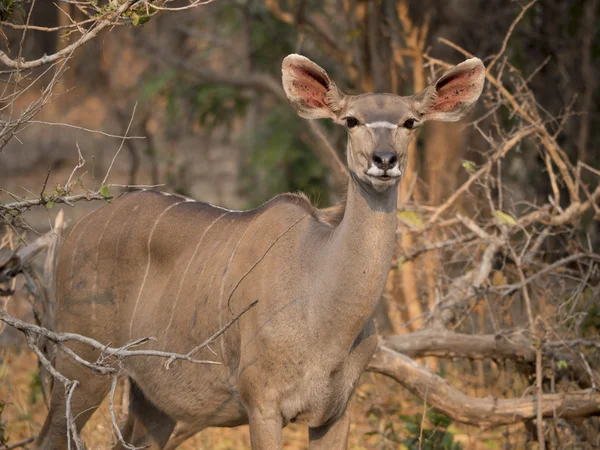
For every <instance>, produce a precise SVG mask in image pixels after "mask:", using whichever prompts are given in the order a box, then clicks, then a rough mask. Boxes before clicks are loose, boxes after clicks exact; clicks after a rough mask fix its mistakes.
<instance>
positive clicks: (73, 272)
mask: <svg viewBox="0 0 600 450" xmlns="http://www.w3.org/2000/svg"><path fill="white" fill-rule="evenodd" d="M95 211H98V210H97V209H94V210H92V211H90V212H89V213H87V214H86V215H85V216H83V217H82V218H81V219H80V220H79V221H78V222H77V223H76V224H75V226H74V227H73V229H72V230H71V231H70V233H69V236H68V238H67V239H66V241H67V242H69V239H70V238H71V236H73V235H74V234H75V229H76V228H77V226H78V225H79V224H80V223H81V222H83V221H84V220H85V219H87V217H88V216H89V215H90V214H92V213H93V212H95ZM84 231H85V228H84V229H83V230H82V231H81V234H80V235H79V237H78V238H77V239H76V240H75V247H73V254H72V256H71V282H70V284H69V290H71V289H73V277H74V276H75V257H76V256H77V248H78V247H79V241H80V240H81V236H83V232H84Z"/></svg>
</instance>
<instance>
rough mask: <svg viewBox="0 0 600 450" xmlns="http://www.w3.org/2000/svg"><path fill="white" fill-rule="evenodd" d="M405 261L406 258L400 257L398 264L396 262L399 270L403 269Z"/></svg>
mask: <svg viewBox="0 0 600 450" xmlns="http://www.w3.org/2000/svg"><path fill="white" fill-rule="evenodd" d="M404 261H406V259H405V258H398V264H396V267H397V268H398V270H402V265H403V264H404Z"/></svg>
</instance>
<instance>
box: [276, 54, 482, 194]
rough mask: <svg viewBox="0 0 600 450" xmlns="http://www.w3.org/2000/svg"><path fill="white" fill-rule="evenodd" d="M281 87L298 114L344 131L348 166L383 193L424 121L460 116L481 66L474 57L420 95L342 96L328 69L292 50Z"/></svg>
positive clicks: (476, 89)
mask: <svg viewBox="0 0 600 450" xmlns="http://www.w3.org/2000/svg"><path fill="white" fill-rule="evenodd" d="M282 72H283V88H284V90H285V93H286V95H287V98H288V99H289V101H290V103H291V105H292V106H293V107H294V109H295V110H296V112H297V113H298V115H300V116H301V117H304V118H306V119H322V118H329V119H331V120H333V121H334V122H335V123H337V124H339V125H343V126H345V127H346V128H347V130H348V147H347V152H348V154H347V156H348V167H349V169H350V171H351V172H352V173H354V175H355V176H356V177H357V178H358V179H359V180H360V181H362V182H364V183H367V184H369V185H371V186H372V187H373V188H374V189H375V190H377V191H379V192H383V191H386V190H388V189H389V188H391V187H393V186H396V184H397V183H398V181H399V180H400V178H401V177H402V175H403V173H404V170H405V168H406V162H407V157H408V144H409V143H410V141H411V139H412V138H413V135H414V130H415V129H416V128H418V127H420V126H421V125H423V123H425V122H426V121H428V120H441V121H445V122H454V121H457V120H460V119H462V118H463V117H464V116H465V115H466V114H467V113H468V112H469V111H470V109H471V107H472V106H473V105H474V104H475V102H476V101H477V99H478V98H479V95H480V94H481V91H482V89H483V84H484V79H485V68H484V67H483V63H482V62H481V60H479V59H477V58H472V59H469V60H467V61H464V62H462V63H460V64H458V65H457V66H454V67H453V68H452V69H450V70H448V71H447V72H446V73H444V74H443V75H442V76H441V77H440V78H439V79H438V80H437V81H436V82H435V83H433V84H431V85H430V86H428V87H427V88H425V89H424V90H423V91H421V92H419V93H418V94H415V95H412V96H408V97H401V96H398V95H393V94H363V95H345V94H344V93H343V92H342V91H341V90H340V89H338V88H337V86H336V85H335V83H334V82H333V81H332V80H331V78H329V75H327V72H325V70H323V69H322V68H321V67H319V66H318V65H317V64H315V63H314V62H312V61H311V60H310V59H308V58H306V57H304V56H301V55H296V54H292V55H289V56H287V57H286V58H285V59H284V60H283V66H282Z"/></svg>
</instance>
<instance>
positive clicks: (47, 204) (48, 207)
mask: <svg viewBox="0 0 600 450" xmlns="http://www.w3.org/2000/svg"><path fill="white" fill-rule="evenodd" d="M44 206H45V207H46V209H50V208H52V207H53V206H54V200H48V201H47V202H46V203H45V204H44Z"/></svg>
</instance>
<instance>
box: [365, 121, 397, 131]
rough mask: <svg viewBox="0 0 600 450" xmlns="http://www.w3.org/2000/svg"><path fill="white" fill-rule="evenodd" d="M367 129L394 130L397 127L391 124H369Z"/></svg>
mask: <svg viewBox="0 0 600 450" xmlns="http://www.w3.org/2000/svg"><path fill="white" fill-rule="evenodd" d="M367 127H368V128H390V129H392V130H395V129H396V128H398V125H396V124H395V123H391V122H371V123H368V124H367Z"/></svg>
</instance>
